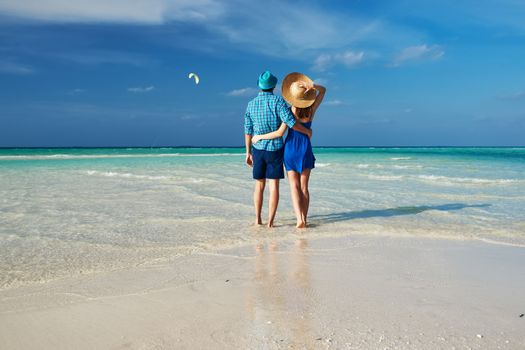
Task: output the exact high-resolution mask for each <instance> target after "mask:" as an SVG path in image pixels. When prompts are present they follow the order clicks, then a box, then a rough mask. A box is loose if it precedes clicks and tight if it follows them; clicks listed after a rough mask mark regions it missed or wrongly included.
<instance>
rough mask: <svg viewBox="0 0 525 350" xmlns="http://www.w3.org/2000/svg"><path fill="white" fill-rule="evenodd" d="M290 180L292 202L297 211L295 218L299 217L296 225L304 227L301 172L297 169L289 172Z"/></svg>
mask: <svg viewBox="0 0 525 350" xmlns="http://www.w3.org/2000/svg"><path fill="white" fill-rule="evenodd" d="M288 182H289V183H290V192H291V194H292V204H293V210H294V212H295V218H296V219H297V224H296V225H295V227H297V228H303V227H305V223H304V220H303V217H302V202H303V199H302V197H303V196H302V193H301V177H300V174H299V173H298V172H296V171H289V172H288Z"/></svg>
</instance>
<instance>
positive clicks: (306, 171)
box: [301, 169, 312, 226]
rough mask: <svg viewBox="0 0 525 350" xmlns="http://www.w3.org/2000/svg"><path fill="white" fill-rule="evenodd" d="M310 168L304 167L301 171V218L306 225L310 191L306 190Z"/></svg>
mask: <svg viewBox="0 0 525 350" xmlns="http://www.w3.org/2000/svg"><path fill="white" fill-rule="evenodd" d="M311 171H312V169H304V170H303V172H302V173H301V194H302V199H303V201H302V206H301V207H302V209H303V211H302V218H303V221H304V224H305V226H306V221H307V218H308V209H309V208H310V192H309V191H308V181H310V172H311Z"/></svg>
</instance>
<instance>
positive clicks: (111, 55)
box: [55, 50, 157, 67]
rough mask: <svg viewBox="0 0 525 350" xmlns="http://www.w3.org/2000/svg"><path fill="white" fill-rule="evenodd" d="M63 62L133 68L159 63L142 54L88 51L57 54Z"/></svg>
mask: <svg viewBox="0 0 525 350" xmlns="http://www.w3.org/2000/svg"><path fill="white" fill-rule="evenodd" d="M55 57H57V58H58V59H61V60H66V61H71V62H74V63H79V64H85V65H97V64H128V65H132V66H137V67H138V66H146V65H151V64H156V63H157V61H155V60H154V59H151V58H148V57H146V56H144V55H142V54H136V53H133V52H124V51H113V50H87V51H77V52H68V53H60V54H56V55H55Z"/></svg>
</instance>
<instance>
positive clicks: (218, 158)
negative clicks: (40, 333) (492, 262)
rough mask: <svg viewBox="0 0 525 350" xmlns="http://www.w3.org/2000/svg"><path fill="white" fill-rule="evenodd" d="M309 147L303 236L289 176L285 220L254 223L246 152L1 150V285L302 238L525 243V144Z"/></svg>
mask: <svg viewBox="0 0 525 350" xmlns="http://www.w3.org/2000/svg"><path fill="white" fill-rule="evenodd" d="M314 153H315V154H316V158H317V163H316V164H317V168H316V169H315V170H314V171H313V173H312V178H311V185H310V192H311V197H312V198H311V209H310V214H311V218H310V222H311V227H310V228H308V229H307V230H305V231H302V233H298V232H297V231H296V230H295V228H294V225H293V224H294V217H293V213H292V208H291V203H290V192H289V189H288V184H287V181H286V180H284V181H283V182H282V185H281V202H280V206H279V211H278V215H277V220H276V221H277V222H276V223H277V225H278V226H277V227H276V228H275V229H273V230H270V231H269V230H266V229H262V228H255V227H253V226H251V222H252V220H253V217H252V216H253V207H252V199H251V195H252V189H253V181H252V180H251V172H250V169H249V168H248V167H246V166H245V165H244V157H243V149H240V148H99V149H70V148H65V149H0V180H1V181H0V288H9V287H14V286H17V285H21V284H27V283H35V282H45V281H47V280H51V279H55V278H61V277H67V276H74V275H78V274H85V273H94V272H101V271H107V270H113V269H120V268H129V267H133V266H137V265H143V264H150V263H162V262H165V261H167V260H169V259H172V258H174V257H176V256H180V255H184V254H192V253H195V252H199V251H206V250H210V249H216V248H219V247H227V246H232V245H241V244H248V243H253V242H256V241H257V240H260V239H287V238H291V237H296V236H295V235H297V234H301V235H304V236H305V237H312V238H313V237H328V236H342V235H349V234H364V235H377V234H380V235H383V234H386V235H399V236H408V237H410V236H416V237H442V238H446V239H475V240H484V241H487V242H490V243H496V244H514V245H521V246H525V148H318V149H315V150H314ZM265 213H266V211H265Z"/></svg>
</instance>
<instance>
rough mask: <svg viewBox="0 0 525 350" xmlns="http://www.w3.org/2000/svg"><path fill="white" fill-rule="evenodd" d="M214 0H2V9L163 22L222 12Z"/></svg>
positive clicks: (26, 14) (62, 17) (37, 16)
mask: <svg viewBox="0 0 525 350" xmlns="http://www.w3.org/2000/svg"><path fill="white" fill-rule="evenodd" d="M221 8H222V6H221V5H220V3H219V2H217V1H213V0H191V1H190V0H176V1H170V0H147V1H144V0H90V1H85V0H24V1H19V0H3V1H2V2H0V12H3V13H5V14H8V15H12V16H16V17H21V18H26V19H32V20H41V21H52V22H67V23H77V22H81V23H82V22H83V23H89V22H95V23H97V22H99V23H100V22H117V23H139V24H162V23H164V22H166V21H168V20H170V19H172V20H177V19H178V20H181V21H201V20H206V19H209V18H210V17H212V16H216V15H219V14H220V13H221Z"/></svg>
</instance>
